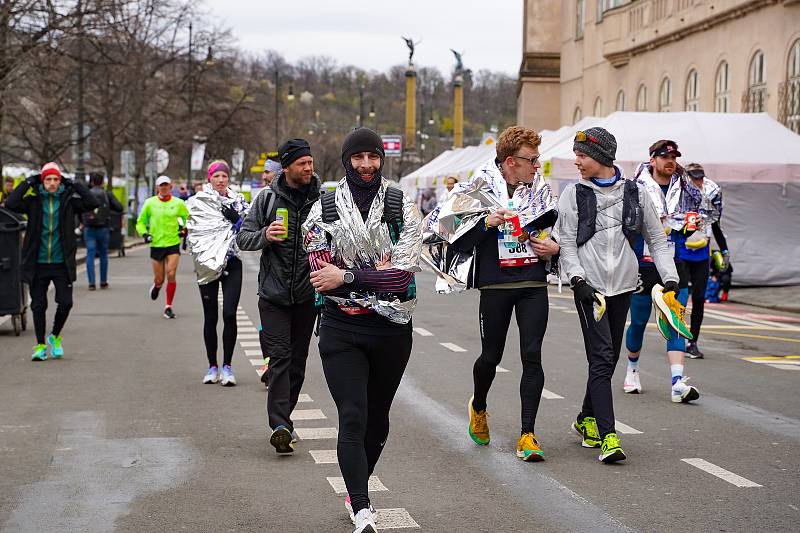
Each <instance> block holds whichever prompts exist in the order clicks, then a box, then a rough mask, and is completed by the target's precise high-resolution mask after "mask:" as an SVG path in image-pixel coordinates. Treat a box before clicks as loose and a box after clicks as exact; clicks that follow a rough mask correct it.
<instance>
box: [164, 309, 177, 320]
mask: <svg viewBox="0 0 800 533" xmlns="http://www.w3.org/2000/svg"><path fill="white" fill-rule="evenodd" d="M164 318H175V313H173V312H172V308H171V307H165V308H164Z"/></svg>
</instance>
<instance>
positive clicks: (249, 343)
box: [239, 341, 261, 348]
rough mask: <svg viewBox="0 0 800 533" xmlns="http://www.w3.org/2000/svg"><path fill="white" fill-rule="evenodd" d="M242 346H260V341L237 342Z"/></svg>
mask: <svg viewBox="0 0 800 533" xmlns="http://www.w3.org/2000/svg"><path fill="white" fill-rule="evenodd" d="M239 344H240V345H241V347H242V348H260V347H261V343H260V342H258V341H244V342H239Z"/></svg>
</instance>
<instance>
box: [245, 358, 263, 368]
mask: <svg viewBox="0 0 800 533" xmlns="http://www.w3.org/2000/svg"><path fill="white" fill-rule="evenodd" d="M248 361H250V364H251V365H253V366H261V365H263V364H264V360H263V359H248Z"/></svg>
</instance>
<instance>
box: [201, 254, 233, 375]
mask: <svg viewBox="0 0 800 533" xmlns="http://www.w3.org/2000/svg"><path fill="white" fill-rule="evenodd" d="M220 285H221V286H222V325H223V328H222V351H223V354H224V355H223V363H222V364H223V365H230V364H231V360H232V359H233V349H234V348H236V308H237V307H239V295H240V294H241V292H242V262H241V261H240V260H239V259H237V258H235V257H231V258H230V259H228V264H227V265H226V266H225V270H224V271H223V272H222V275H221V276H220V277H219V278H217V279H215V280H214V281H212V282H211V283H206V284H205V285H200V297H201V298H202V301H203V340H204V341H205V343H206V355H207V356H208V366H209V367H212V366H217V346H218V343H217V320H218V319H219V302H217V298H218V295H219V288H220Z"/></svg>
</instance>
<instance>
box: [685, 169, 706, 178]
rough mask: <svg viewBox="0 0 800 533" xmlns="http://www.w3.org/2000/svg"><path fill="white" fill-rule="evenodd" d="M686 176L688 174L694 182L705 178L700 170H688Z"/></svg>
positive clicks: (704, 174)
mask: <svg viewBox="0 0 800 533" xmlns="http://www.w3.org/2000/svg"><path fill="white" fill-rule="evenodd" d="M688 174H689V177H691V178H694V179H696V180H699V179H701V178H705V177H706V173H705V172H703V171H702V170H690V171H689V172H688Z"/></svg>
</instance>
